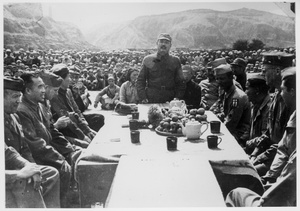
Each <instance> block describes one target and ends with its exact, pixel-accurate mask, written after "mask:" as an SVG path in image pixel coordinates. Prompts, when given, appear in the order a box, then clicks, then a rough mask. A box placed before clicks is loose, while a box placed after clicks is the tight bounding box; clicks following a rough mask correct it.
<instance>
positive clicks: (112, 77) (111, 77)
mask: <svg viewBox="0 0 300 211" xmlns="http://www.w3.org/2000/svg"><path fill="white" fill-rule="evenodd" d="M107 80H115V78H114V76H113V75H109V76H108V78H107Z"/></svg>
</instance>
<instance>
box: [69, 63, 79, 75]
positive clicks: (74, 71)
mask: <svg viewBox="0 0 300 211" xmlns="http://www.w3.org/2000/svg"><path fill="white" fill-rule="evenodd" d="M69 69H70V73H71V74H74V75H80V70H79V68H78V67H77V66H76V65H72V66H70V67H69Z"/></svg>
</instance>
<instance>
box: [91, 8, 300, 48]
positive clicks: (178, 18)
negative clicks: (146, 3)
mask: <svg viewBox="0 0 300 211" xmlns="http://www.w3.org/2000/svg"><path fill="white" fill-rule="evenodd" d="M161 32H168V33H170V34H171V36H172V37H173V47H187V48H212V49H218V48H230V47H232V44H233V43H234V42H235V41H236V40H238V39H247V40H249V41H251V40H252V39H254V38H255V39H260V40H262V41H263V42H264V43H265V44H266V45H267V46H273V47H288V46H294V45H295V22H294V20H291V19H290V18H288V17H285V16H280V15H276V14H272V13H268V12H263V11H257V10H252V9H246V8H243V9H239V10H234V11H228V12H220V11H214V10H206V9H197V10H189V11H184V12H178V13H170V14H163V15H155V16H143V17H138V18H136V19H134V20H133V21H129V22H126V23H122V24H113V25H105V26H103V25H102V26H99V27H97V28H95V29H94V30H92V31H90V32H89V33H88V34H86V39H87V40H88V41H89V42H90V43H91V44H93V45H96V46H98V47H101V48H108V49H118V48H151V47H153V46H155V41H156V37H157V35H158V34H159V33H161Z"/></svg>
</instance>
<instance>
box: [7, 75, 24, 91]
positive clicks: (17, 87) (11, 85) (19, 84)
mask: <svg viewBox="0 0 300 211" xmlns="http://www.w3.org/2000/svg"><path fill="white" fill-rule="evenodd" d="M24 87H25V84H24V81H23V79H21V78H16V77H14V78H13V77H9V76H5V77H4V89H10V90H14V91H20V92H21V91H23V89H24Z"/></svg>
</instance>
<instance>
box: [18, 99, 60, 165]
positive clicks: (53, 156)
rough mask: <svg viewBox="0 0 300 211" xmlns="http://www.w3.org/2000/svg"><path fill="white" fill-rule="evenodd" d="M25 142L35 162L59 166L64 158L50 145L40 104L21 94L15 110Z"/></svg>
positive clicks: (50, 138)
mask: <svg viewBox="0 0 300 211" xmlns="http://www.w3.org/2000/svg"><path fill="white" fill-rule="evenodd" d="M17 114H18V116H19V117H20V122H21V124H22V126H23V132H24V135H25V137H26V139H25V140H26V141H27V144H28V146H29V148H30V150H31V152H32V156H33V158H34V160H35V161H36V163H37V164H40V165H49V166H52V167H55V168H57V169H58V168H59V169H60V168H61V166H62V164H63V163H64V161H65V158H64V156H63V155H62V154H60V153H59V152H58V151H57V150H56V149H54V148H53V147H52V146H51V140H52V136H51V132H50V131H49V130H48V128H47V124H49V122H48V121H47V119H46V117H45V116H44V115H43V114H42V112H41V108H40V104H39V103H38V104H35V103H33V102H31V101H29V100H28V99H26V97H24V96H23V98H22V102H21V103H20V105H19V107H18V111H17Z"/></svg>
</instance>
